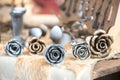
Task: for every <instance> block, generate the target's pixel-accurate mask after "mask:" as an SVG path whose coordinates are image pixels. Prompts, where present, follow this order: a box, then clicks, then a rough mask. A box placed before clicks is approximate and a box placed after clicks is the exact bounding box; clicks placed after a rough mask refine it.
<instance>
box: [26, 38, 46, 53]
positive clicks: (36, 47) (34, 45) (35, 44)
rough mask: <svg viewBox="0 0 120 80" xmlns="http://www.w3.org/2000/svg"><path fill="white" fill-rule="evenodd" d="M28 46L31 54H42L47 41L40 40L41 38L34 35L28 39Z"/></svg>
mask: <svg viewBox="0 0 120 80" xmlns="http://www.w3.org/2000/svg"><path fill="white" fill-rule="evenodd" d="M26 47H27V48H28V50H29V51H30V54H42V52H43V51H44V48H45V43H44V42H42V41H40V39H39V38H36V37H32V38H29V39H28V40H27V41H26Z"/></svg>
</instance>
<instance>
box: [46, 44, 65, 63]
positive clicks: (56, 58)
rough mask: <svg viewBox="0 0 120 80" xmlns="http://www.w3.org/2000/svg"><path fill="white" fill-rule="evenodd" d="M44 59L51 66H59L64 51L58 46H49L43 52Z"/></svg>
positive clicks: (63, 56)
mask: <svg viewBox="0 0 120 80" xmlns="http://www.w3.org/2000/svg"><path fill="white" fill-rule="evenodd" d="M44 55H45V59H46V60H47V62H49V63H50V64H52V65H56V64H60V63H61V62H63V60H64V58H65V50H64V48H63V47H62V46H60V45H58V44H54V45H50V46H48V47H47V48H46V50H45V53H44Z"/></svg>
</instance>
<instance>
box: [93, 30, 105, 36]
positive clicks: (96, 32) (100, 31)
mask: <svg viewBox="0 0 120 80" xmlns="http://www.w3.org/2000/svg"><path fill="white" fill-rule="evenodd" d="M103 34H106V32H105V31H104V30H101V29H99V30H97V31H95V32H94V35H96V36H101V35H103Z"/></svg>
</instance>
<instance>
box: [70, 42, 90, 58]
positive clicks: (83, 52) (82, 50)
mask: <svg viewBox="0 0 120 80" xmlns="http://www.w3.org/2000/svg"><path fill="white" fill-rule="evenodd" d="M72 51H73V56H74V57H75V58H78V59H81V60H84V59H88V58H90V57H91V53H90V50H89V46H88V44H87V43H86V42H81V43H76V44H73V45H72Z"/></svg>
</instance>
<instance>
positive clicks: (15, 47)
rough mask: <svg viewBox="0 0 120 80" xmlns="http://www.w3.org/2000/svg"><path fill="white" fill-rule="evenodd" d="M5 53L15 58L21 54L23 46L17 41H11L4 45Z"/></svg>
mask: <svg viewBox="0 0 120 80" xmlns="http://www.w3.org/2000/svg"><path fill="white" fill-rule="evenodd" d="M5 51H6V53H7V54H8V55H9V56H12V57H17V56H19V55H21V54H22V51H23V44H22V43H21V42H20V41H19V40H17V39H12V40H10V41H8V42H7V43H6V45H5Z"/></svg>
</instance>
